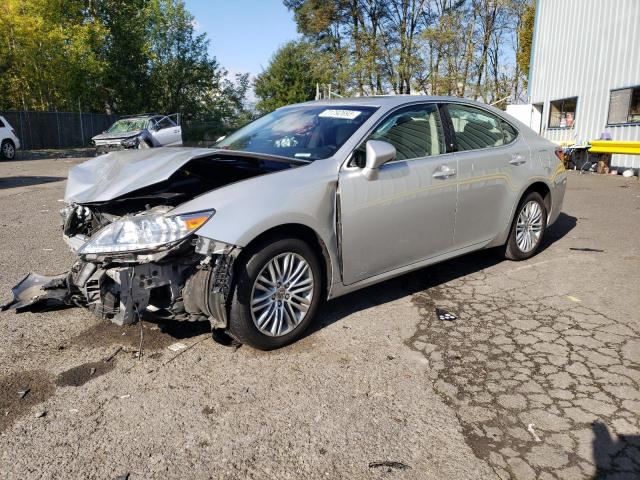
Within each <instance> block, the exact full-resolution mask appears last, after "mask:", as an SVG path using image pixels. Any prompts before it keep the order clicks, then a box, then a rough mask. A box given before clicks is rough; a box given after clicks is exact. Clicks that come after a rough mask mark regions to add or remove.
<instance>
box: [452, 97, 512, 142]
mask: <svg viewBox="0 0 640 480" xmlns="http://www.w3.org/2000/svg"><path fill="white" fill-rule="evenodd" d="M447 109H448V110H449V116H450V117H451V123H452V124H453V133H454V137H455V144H456V147H457V150H458V151H459V152H464V151H467V150H479V149H482V148H492V147H500V146H502V145H506V144H507V143H511V142H512V141H514V140H515V138H516V136H517V132H516V131H515V129H514V128H513V127H511V126H510V125H509V124H507V123H506V122H505V121H504V120H502V119H500V118H498V117H497V116H495V115H492V114H490V113H488V112H485V111H484V110H481V109H479V108H475V107H470V106H468V105H457V104H449V105H447Z"/></svg>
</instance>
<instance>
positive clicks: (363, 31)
mask: <svg viewBox="0 0 640 480" xmlns="http://www.w3.org/2000/svg"><path fill="white" fill-rule="evenodd" d="M531 3H532V0H284V4H285V6H286V7H288V8H289V9H290V10H291V11H292V12H293V13H294V18H295V21H296V23H297V26H298V31H299V32H300V33H301V34H302V35H303V37H304V39H305V41H306V42H308V44H309V45H311V46H312V47H313V48H314V49H315V50H316V51H319V52H322V53H323V54H325V55H327V56H328V57H329V58H330V59H331V65H332V67H333V68H332V75H331V83H332V84H333V85H335V87H336V89H337V90H338V91H339V92H340V93H341V94H343V95H345V94H346V95H349V94H356V95H370V94H380V93H396V94H401V93H417V92H422V93H427V94H446V95H458V96H468V97H472V98H480V99H482V100H484V101H485V102H489V103H492V102H497V103H501V102H503V101H504V99H505V97H518V96H519V95H520V92H521V91H522V85H523V83H524V77H523V75H526V71H523V69H522V68H519V67H518V65H519V64H518V63H517V62H516V54H517V53H518V52H522V54H524V53H525V52H526V51H527V49H530V45H527V44H526V42H525V41H524V37H522V36H518V35H517V34H516V32H518V31H520V30H519V29H520V27H521V25H524V22H525V21H526V17H525V15H526V13H527V12H528V11H529V10H530V8H531V7H530V4H531ZM519 42H520V43H522V45H521V46H520V44H519Z"/></svg>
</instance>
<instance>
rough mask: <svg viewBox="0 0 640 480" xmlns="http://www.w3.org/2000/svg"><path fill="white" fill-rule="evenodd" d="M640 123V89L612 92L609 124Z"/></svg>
mask: <svg viewBox="0 0 640 480" xmlns="http://www.w3.org/2000/svg"><path fill="white" fill-rule="evenodd" d="M625 123H640V87H633V88H621V89H620V90H611V96H610V97H609V118H608V120H607V124H609V125H622V124H625Z"/></svg>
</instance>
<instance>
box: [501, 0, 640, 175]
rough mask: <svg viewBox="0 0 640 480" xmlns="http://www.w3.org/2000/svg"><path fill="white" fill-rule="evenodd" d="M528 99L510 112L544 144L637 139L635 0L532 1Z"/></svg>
mask: <svg viewBox="0 0 640 480" xmlns="http://www.w3.org/2000/svg"><path fill="white" fill-rule="evenodd" d="M528 94H529V102H530V104H529V105H510V106H509V107H507V111H508V112H509V113H511V114H512V115H514V116H516V117H517V118H518V119H520V120H521V121H523V122H524V123H526V124H528V125H530V126H531V128H533V129H534V130H536V131H539V132H540V133H541V134H542V135H543V136H544V137H546V138H548V139H549V140H552V141H554V142H557V143H559V144H561V145H569V144H574V143H579V144H584V143H587V142H589V141H590V140H596V139H600V138H609V137H610V138H611V139H612V140H625V141H640V0H537V2H536V18H535V27H534V35H533V45H532V52H531V65H530V69H529V91H528ZM611 163H612V165H614V166H620V167H632V168H640V155H613V158H612V162H611Z"/></svg>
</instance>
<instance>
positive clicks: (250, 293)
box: [228, 238, 322, 350]
mask: <svg viewBox="0 0 640 480" xmlns="http://www.w3.org/2000/svg"><path fill="white" fill-rule="evenodd" d="M321 275H322V273H321V268H320V263H319V261H318V258H317V257H316V255H315V253H314V252H313V250H312V249H311V247H309V245H308V244H307V243H305V242H304V241H302V240H299V239H297V238H279V239H275V240H273V241H271V242H268V243H263V244H262V245H260V246H258V247H257V248H254V249H253V250H252V251H251V252H248V253H247V254H246V256H245V257H244V259H243V260H241V261H240V262H239V264H238V266H237V271H236V279H237V282H236V285H235V289H234V292H233V297H232V300H231V308H230V314H229V327H228V332H229V334H230V335H231V336H232V337H234V338H236V339H237V340H238V341H240V342H242V343H246V344H247V345H250V346H252V347H254V348H258V349H260V350H272V349H274V348H280V347H283V346H285V345H288V344H290V343H292V342H294V341H295V340H297V339H298V338H300V336H301V335H302V334H303V332H304V331H305V329H306V328H307V327H308V326H309V325H310V324H311V322H312V321H313V317H314V316H315V314H316V311H317V309H318V306H319V304H320V301H321V294H322V278H321Z"/></svg>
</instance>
